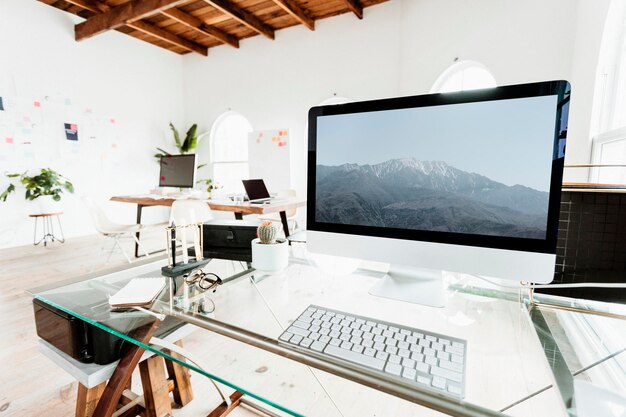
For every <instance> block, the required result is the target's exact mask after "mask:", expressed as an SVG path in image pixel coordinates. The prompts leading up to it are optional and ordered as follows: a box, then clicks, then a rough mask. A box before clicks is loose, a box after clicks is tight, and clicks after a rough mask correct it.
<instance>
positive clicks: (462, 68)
mask: <svg viewBox="0 0 626 417" xmlns="http://www.w3.org/2000/svg"><path fill="white" fill-rule="evenodd" d="M496 85H497V84H496V79H495V78H494V77H493V75H491V72H489V70H488V69H487V68H485V66H484V65H482V64H479V63H478V62H474V61H461V62H457V63H456V64H453V65H452V66H451V67H449V68H448V69H447V70H445V71H444V72H443V74H441V75H440V76H439V78H438V79H437V81H435V84H433V88H432V89H431V90H430V91H431V93H449V92H451V91H463V90H475V89H477V88H490V87H495V86H496Z"/></svg>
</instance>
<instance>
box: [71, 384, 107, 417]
mask: <svg viewBox="0 0 626 417" xmlns="http://www.w3.org/2000/svg"><path fill="white" fill-rule="evenodd" d="M105 387H106V382H103V383H102V384H99V385H96V386H95V387H91V388H87V387H86V386H84V385H83V384H81V383H80V382H79V383H78V395H77V396H76V417H91V416H92V415H93V413H94V410H95V409H96V405H97V404H98V401H99V400H100V397H101V396H102V393H103V392H104V388H105Z"/></svg>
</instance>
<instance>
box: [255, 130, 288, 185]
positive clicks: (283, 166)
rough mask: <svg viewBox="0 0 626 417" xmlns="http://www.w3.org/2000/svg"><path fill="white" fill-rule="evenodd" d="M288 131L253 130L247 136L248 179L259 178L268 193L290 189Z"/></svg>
mask: <svg viewBox="0 0 626 417" xmlns="http://www.w3.org/2000/svg"><path fill="white" fill-rule="evenodd" d="M290 153H291V143H290V139H289V129H271V130H255V131H252V132H250V133H249V134H248V163H249V166H250V178H251V179H252V178H261V179H263V180H264V181H265V185H266V186H267V189H268V190H269V192H270V193H275V192H279V191H284V190H288V189H290V188H291V165H290V160H291V157H290Z"/></svg>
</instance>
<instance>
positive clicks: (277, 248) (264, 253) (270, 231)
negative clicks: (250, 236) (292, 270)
mask: <svg viewBox="0 0 626 417" xmlns="http://www.w3.org/2000/svg"><path fill="white" fill-rule="evenodd" d="M277 233H278V229H277V228H276V226H274V224H273V223H272V222H270V221H265V222H263V223H261V224H260V225H259V227H258V228H257V238H256V239H254V240H252V267H253V268H254V269H256V270H259V271H262V272H278V271H281V270H283V269H285V268H286V267H287V264H288V263H289V242H287V239H277V238H276V234H277Z"/></svg>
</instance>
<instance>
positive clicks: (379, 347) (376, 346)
mask: <svg viewBox="0 0 626 417" xmlns="http://www.w3.org/2000/svg"><path fill="white" fill-rule="evenodd" d="M385 347H386V346H385V344H384V343H381V342H376V343H374V349H376V350H385Z"/></svg>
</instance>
